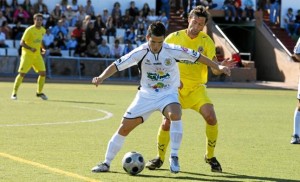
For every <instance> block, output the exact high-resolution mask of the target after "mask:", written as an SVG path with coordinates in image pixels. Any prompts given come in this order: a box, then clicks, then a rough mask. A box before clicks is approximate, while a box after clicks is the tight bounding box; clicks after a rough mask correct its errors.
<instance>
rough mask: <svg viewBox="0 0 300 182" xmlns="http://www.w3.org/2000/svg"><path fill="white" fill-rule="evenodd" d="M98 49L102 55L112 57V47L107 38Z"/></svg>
mask: <svg viewBox="0 0 300 182" xmlns="http://www.w3.org/2000/svg"><path fill="white" fill-rule="evenodd" d="M98 51H99V54H100V57H102V58H110V56H111V55H110V48H109V46H108V45H107V44H106V40H105V39H103V40H102V43H101V44H100V45H99V46H98Z"/></svg>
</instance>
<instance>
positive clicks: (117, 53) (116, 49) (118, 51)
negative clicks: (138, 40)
mask: <svg viewBox="0 0 300 182" xmlns="http://www.w3.org/2000/svg"><path fill="white" fill-rule="evenodd" d="M122 51H123V50H122V47H121V46H120V41H119V40H118V39H116V40H115V43H114V45H113V46H112V48H111V57H112V58H120V57H121V56H122Z"/></svg>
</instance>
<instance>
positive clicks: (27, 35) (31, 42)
mask: <svg viewBox="0 0 300 182" xmlns="http://www.w3.org/2000/svg"><path fill="white" fill-rule="evenodd" d="M33 20H34V24H33V25H31V26H30V27H28V28H27V29H26V30H25V32H24V34H23V36H22V38H21V43H20V45H21V46H22V55H21V62H20V66H19V70H18V72H19V74H18V75H17V77H16V79H15V83H14V88H13V92H12V95H11V99H13V100H17V92H18V89H19V87H20V85H21V83H22V82H23V79H24V77H25V74H26V73H27V72H28V71H29V70H30V69H31V67H32V68H33V69H34V71H35V72H37V73H38V74H39V77H38V79H37V92H36V96H37V97H40V98H41V99H43V100H47V99H48V98H47V96H46V95H45V94H44V93H42V90H43V87H44V84H45V79H46V67H45V63H44V60H43V57H42V54H44V53H45V52H46V50H45V48H44V46H43V42H42V40H43V36H44V34H45V33H46V30H45V28H44V27H43V26H42V23H43V15H42V14H40V13H38V14H35V15H34V16H33Z"/></svg>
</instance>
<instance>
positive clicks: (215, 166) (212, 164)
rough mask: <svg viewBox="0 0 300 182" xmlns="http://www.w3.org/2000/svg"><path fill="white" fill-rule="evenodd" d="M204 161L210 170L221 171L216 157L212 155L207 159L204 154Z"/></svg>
mask: <svg viewBox="0 0 300 182" xmlns="http://www.w3.org/2000/svg"><path fill="white" fill-rule="evenodd" d="M204 160H205V162H206V163H208V164H209V165H210V167H211V172H219V173H221V172H222V167H221V164H220V163H219V162H218V160H217V158H215V157H213V158H211V159H208V158H207V157H206V156H205V157H204Z"/></svg>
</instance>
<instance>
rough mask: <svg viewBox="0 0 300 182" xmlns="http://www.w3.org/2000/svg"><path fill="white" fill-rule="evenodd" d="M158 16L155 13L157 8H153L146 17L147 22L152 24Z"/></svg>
mask: <svg viewBox="0 0 300 182" xmlns="http://www.w3.org/2000/svg"><path fill="white" fill-rule="evenodd" d="M157 19H158V17H157V16H156V14H155V10H154V9H151V11H150V13H149V15H148V16H147V18H146V21H147V24H148V25H150V24H151V23H152V22H155V21H157Z"/></svg>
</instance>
